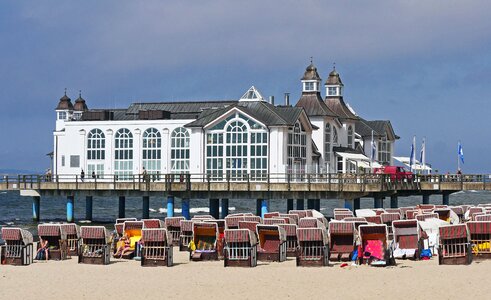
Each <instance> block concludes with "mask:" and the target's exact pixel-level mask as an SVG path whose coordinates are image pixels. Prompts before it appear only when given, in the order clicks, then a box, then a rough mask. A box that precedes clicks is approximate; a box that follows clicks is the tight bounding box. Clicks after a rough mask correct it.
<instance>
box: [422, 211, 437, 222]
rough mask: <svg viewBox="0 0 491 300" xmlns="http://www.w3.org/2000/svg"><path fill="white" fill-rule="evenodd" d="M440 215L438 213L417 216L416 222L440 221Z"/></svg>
mask: <svg viewBox="0 0 491 300" xmlns="http://www.w3.org/2000/svg"><path fill="white" fill-rule="evenodd" d="M438 218H439V215H438V214H437V213H424V214H417V215H416V220H418V221H426V220H428V219H438Z"/></svg>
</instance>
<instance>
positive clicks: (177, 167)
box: [170, 127, 189, 174]
mask: <svg viewBox="0 0 491 300" xmlns="http://www.w3.org/2000/svg"><path fill="white" fill-rule="evenodd" d="M170 151H171V158H170V159H171V171H172V173H175V174H180V173H188V172H189V132H188V130H187V129H186V128H183V127H178V128H176V129H174V131H172V134H171V150H170Z"/></svg>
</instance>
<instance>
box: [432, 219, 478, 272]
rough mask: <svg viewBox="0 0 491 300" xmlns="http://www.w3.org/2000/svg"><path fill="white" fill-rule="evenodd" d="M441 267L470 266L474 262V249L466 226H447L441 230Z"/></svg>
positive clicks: (439, 249)
mask: <svg viewBox="0 0 491 300" xmlns="http://www.w3.org/2000/svg"><path fill="white" fill-rule="evenodd" d="M439 233H440V245H439V247H438V263H439V264H440V265H468V264H470V263H471V262H472V248H471V243H470V236H469V230H468V229H467V225H466V224H457V225H445V226H442V227H440V228H439Z"/></svg>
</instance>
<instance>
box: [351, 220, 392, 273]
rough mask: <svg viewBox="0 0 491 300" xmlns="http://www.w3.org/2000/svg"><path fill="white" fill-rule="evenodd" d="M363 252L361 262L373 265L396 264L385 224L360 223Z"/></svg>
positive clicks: (360, 255) (360, 256) (360, 253)
mask: <svg viewBox="0 0 491 300" xmlns="http://www.w3.org/2000/svg"><path fill="white" fill-rule="evenodd" d="M358 230H359V236H360V243H361V252H360V251H359V252H358V253H359V258H360V263H361V264H368V265H371V266H389V265H394V264H395V261H394V256H393V254H392V249H391V248H390V247H389V244H388V241H387V239H388V231H387V225H385V224H373V225H360V227H359V228H358Z"/></svg>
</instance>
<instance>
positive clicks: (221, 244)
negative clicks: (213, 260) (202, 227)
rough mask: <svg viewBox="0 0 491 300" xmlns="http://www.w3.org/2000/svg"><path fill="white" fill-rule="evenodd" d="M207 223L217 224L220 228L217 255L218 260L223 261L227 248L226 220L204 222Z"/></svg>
mask: <svg viewBox="0 0 491 300" xmlns="http://www.w3.org/2000/svg"><path fill="white" fill-rule="evenodd" d="M203 222H205V223H216V224H217V226H218V240H217V253H218V258H219V259H223V247H224V246H225V220H223V219H219V220H209V219H208V220H203Z"/></svg>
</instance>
